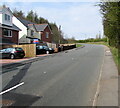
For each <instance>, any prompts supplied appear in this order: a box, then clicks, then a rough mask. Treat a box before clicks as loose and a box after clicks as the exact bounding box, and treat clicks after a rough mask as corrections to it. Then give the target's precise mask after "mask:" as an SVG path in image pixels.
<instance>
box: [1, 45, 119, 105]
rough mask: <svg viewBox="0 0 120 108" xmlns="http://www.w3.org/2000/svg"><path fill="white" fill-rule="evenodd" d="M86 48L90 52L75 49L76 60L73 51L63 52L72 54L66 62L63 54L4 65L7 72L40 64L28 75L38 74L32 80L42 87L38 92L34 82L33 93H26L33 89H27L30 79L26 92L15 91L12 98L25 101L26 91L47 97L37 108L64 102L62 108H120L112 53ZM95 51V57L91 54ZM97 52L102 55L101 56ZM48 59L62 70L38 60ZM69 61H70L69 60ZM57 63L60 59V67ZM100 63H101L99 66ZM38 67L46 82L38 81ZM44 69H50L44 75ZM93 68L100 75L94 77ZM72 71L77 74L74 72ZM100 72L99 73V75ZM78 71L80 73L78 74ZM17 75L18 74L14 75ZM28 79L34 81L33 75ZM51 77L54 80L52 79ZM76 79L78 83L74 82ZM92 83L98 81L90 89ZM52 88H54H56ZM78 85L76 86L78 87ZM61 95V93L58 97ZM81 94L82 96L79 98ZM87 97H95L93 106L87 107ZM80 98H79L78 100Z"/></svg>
mask: <svg viewBox="0 0 120 108" xmlns="http://www.w3.org/2000/svg"><path fill="white" fill-rule="evenodd" d="M85 46H87V47H88V48H87V49H84V48H83V49H82V50H79V49H74V50H76V51H77V50H78V52H75V53H76V54H77V55H76V56H75V57H74V55H73V53H72V50H70V51H65V52H64V53H66V54H67V53H68V52H70V53H68V56H67V55H64V56H65V57H64V56H63V57H64V58H61V57H62V54H59V53H58V54H52V55H45V56H40V57H35V58H27V59H25V60H23V61H17V62H14V63H8V64H4V65H3V68H7V67H9V68H11V67H12V66H21V65H24V64H27V63H30V62H35V61H37V64H36V63H35V64H30V66H31V65H32V67H33V68H31V69H30V70H29V75H30V74H33V72H32V71H33V70H35V71H34V75H36V76H34V77H33V78H35V79H36V81H35V82H36V83H37V84H39V85H40V86H39V87H37V88H36V89H35V88H34V87H35V85H34V81H33V82H30V85H31V86H32V87H33V88H34V89H33V90H32V91H31V90H29V91H28V90H27V88H26V89H24V88H25V87H28V88H30V87H29V86H28V85H29V84H28V81H29V79H27V80H26V79H24V81H25V83H26V82H27V83H26V84H27V85H26V86H24V88H21V89H18V90H16V93H14V94H13V93H10V94H9V95H11V96H12V95H13V96H16V95H18V93H19V95H18V97H20V96H23V97H24V95H21V92H23V90H24V93H23V94H26V93H28V94H31V95H32V94H34V95H35V94H37V95H35V96H41V94H42V95H43V94H44V96H42V97H39V98H42V102H41V101H37V102H35V103H34V104H33V105H35V106H36V105H39V104H41V105H43V106H44V105H48V106H51V105H58V106H59V105H61V104H60V103H59V102H62V105H65V106H66V105H72V106H73V105H80V106H82V105H83V106H86V105H87V106H91V105H93V106H118V70H117V67H116V65H115V63H114V61H113V58H112V54H111V52H110V49H109V48H108V47H106V46H102V45H101V47H99V45H90V47H89V45H86V44H85ZM96 46H97V47H96ZM102 47H104V57H103V54H102V50H103V49H102ZM97 48H98V49H97ZM92 51H93V52H94V53H92ZM98 51H99V53H100V54H99V53H98ZM78 53H79V54H80V55H81V56H80V58H77V57H79V55H78ZM55 55H57V56H55ZM98 55H99V56H98ZM53 56H55V57H56V58H55V57H54V58H49V57H53ZM72 56H73V58H71V60H72V61H70V57H72ZM46 57H48V58H49V59H51V60H53V61H52V63H53V64H54V65H55V66H59V67H57V68H58V69H57V68H55V66H53V64H52V63H51V60H48V61H46V62H45V61H44V62H43V64H42V62H40V61H39V60H43V59H45V58H46ZM67 57H69V58H67ZM55 59H59V63H58V62H57V61H56V60H55ZM91 59H93V61H91ZM97 59H98V60H99V61H100V62H97ZM46 60H47V59H46ZM64 60H66V61H64ZM79 60H80V62H78V61H79ZM83 60H84V63H82V62H81V61H83ZM88 60H89V61H91V64H90V63H88ZM62 61H63V63H62ZM38 63H39V64H40V65H39V68H40V69H41V70H43V73H44V75H45V79H46V80H44V77H42V76H40V77H41V79H39V80H40V81H37V76H38V78H39V74H40V75H43V74H42V72H39V70H37V69H38V66H37V65H38ZM61 63H62V64H61ZM67 63H68V64H67ZM70 64H72V65H71V67H69V65H70ZM85 64H89V65H87V68H86V67H85ZM101 64H102V65H101ZM45 65H48V67H46V69H45V70H46V71H44V69H42V67H45ZM30 66H28V67H30ZM78 66H79V68H78ZM50 67H52V68H50ZM64 67H66V68H67V67H68V69H66V70H63V69H64ZM92 67H96V68H97V69H95V70H96V71H97V72H98V73H95V70H94V69H92ZM23 68H24V67H23ZM25 69H26V67H25ZM60 69H61V70H60ZM21 70H24V69H21ZM54 70H56V72H54ZM72 70H73V71H74V72H72ZM98 70H100V72H99V71H98ZM47 71H49V72H47ZM57 71H58V72H57ZM79 71H80V72H81V73H78V72H79ZM38 72H39V74H38ZM82 72H84V73H82ZM90 72H92V76H91V73H90ZM14 73H16V72H14ZM19 73H20V72H19ZM52 73H53V74H52ZM68 73H69V75H68ZM93 73H94V75H93ZM57 74H58V75H57ZM48 75H49V76H48ZM66 75H67V77H65V76H66ZM76 75H77V76H76ZM85 76H86V77H87V79H89V78H90V79H89V80H87V79H84V77H85ZM97 76H98V77H97ZM29 77H30V78H31V79H32V77H31V75H30V76H26V78H29ZM52 77H53V78H54V79H51V78H52ZM73 78H74V80H75V81H73V80H71V79H73ZM93 78H95V79H94V80H93ZM7 79H8V80H9V79H11V78H7ZM42 79H43V80H42ZM61 79H62V80H61ZM6 81H7V80H6ZM58 81H59V82H58ZM68 81H69V82H68ZM79 81H80V82H79ZM90 81H92V82H93V81H95V83H94V84H92V83H91V85H93V86H94V87H93V88H92V87H91V86H90V85H89V84H90ZM12 82H13V81H12ZM78 82H79V83H78ZM83 82H84V83H83ZM96 82H97V84H96ZM53 84H54V86H53ZM85 84H86V86H85ZM76 85H77V87H76ZM79 87H83V88H86V89H85V90H84V89H83V88H79ZM68 88H69V90H68ZM87 89H89V90H87ZM37 90H38V91H37ZM39 90H40V91H39ZM66 90H67V91H66ZM33 91H34V92H33ZM58 91H60V92H61V93H60V94H59V92H58ZM71 91H72V92H71ZM93 91H94V92H93ZM39 92H40V93H39ZM79 92H80V93H81V94H79ZM92 92H93V93H92ZM85 93H86V96H87V95H89V97H93V96H94V98H93V99H92V98H91V99H90V102H89V103H90V104H86V103H87V102H86V103H85V101H87V100H89V99H87V98H86V96H84V95H83V94H85ZM88 93H89V94H88ZM39 94H40V95H39ZM63 94H64V95H63ZM66 94H68V95H66ZM90 94H92V95H90ZM34 95H33V96H34ZM79 95H80V97H79ZM54 96H55V97H59V98H58V99H56V98H55V97H54ZM70 96H73V97H74V99H72V98H71V97H70ZM26 97H27V96H26ZM35 98H38V97H35ZM80 98H81V99H80ZM27 99H28V100H29V99H30V98H27ZM46 99H47V100H46ZM19 100H20V99H19ZM73 100H74V101H73ZM83 100H84V101H83ZM49 101H50V102H49ZM54 102H55V103H54ZM77 102H79V103H77ZM75 103H76V104H75ZM19 104H20V103H19Z"/></svg>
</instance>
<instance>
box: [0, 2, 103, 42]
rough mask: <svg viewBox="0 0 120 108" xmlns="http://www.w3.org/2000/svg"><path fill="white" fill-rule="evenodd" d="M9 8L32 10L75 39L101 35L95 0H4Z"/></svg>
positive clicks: (100, 16)
mask: <svg viewBox="0 0 120 108" xmlns="http://www.w3.org/2000/svg"><path fill="white" fill-rule="evenodd" d="M21 1H22V0H21ZM2 4H5V5H6V6H8V7H9V8H10V9H11V10H14V9H15V8H16V9H17V10H22V11H23V12H24V13H25V14H27V13H28V12H29V11H30V10H33V11H34V12H36V13H37V14H38V16H40V17H43V18H45V19H48V21H49V22H53V23H54V22H55V23H56V24H57V25H58V26H61V30H62V31H63V33H64V35H65V37H67V38H71V37H74V38H75V39H77V40H80V39H87V38H95V37H96V35H97V34H99V33H100V34H101V35H103V26H102V15H101V14H100V11H99V7H98V6H95V5H96V4H97V3H96V2H90V1H89V2H73V1H72V2H32V1H31V2H15V1H11V2H5V0H4V1H1V2H0V5H2Z"/></svg>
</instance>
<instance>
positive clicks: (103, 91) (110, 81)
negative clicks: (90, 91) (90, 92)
mask: <svg viewBox="0 0 120 108" xmlns="http://www.w3.org/2000/svg"><path fill="white" fill-rule="evenodd" d="M118 77H119V76H118V69H117V66H116V64H115V63H114V61H113V57H112V54H111V52H110V49H109V48H108V47H106V46H105V57H104V61H103V66H102V68H101V78H100V82H99V90H98V93H97V99H96V103H95V105H96V106H118V104H119V102H118Z"/></svg>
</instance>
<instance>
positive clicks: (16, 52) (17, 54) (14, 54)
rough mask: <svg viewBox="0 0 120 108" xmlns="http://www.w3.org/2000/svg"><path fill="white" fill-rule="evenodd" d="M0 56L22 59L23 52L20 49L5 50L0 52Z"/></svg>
mask: <svg viewBox="0 0 120 108" xmlns="http://www.w3.org/2000/svg"><path fill="white" fill-rule="evenodd" d="M0 56H1V57H2V58H10V59H15V58H23V57H24V56H25V52H24V50H23V49H22V48H20V47H15V48H6V49H2V50H0Z"/></svg>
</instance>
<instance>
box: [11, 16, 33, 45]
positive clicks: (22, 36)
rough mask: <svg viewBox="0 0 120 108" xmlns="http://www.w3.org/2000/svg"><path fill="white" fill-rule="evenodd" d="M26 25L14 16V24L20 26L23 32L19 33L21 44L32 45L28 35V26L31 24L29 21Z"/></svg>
mask: <svg viewBox="0 0 120 108" xmlns="http://www.w3.org/2000/svg"><path fill="white" fill-rule="evenodd" d="M25 22H26V23H23V22H22V21H21V20H20V18H18V17H15V16H13V24H16V25H17V26H19V28H20V29H21V31H20V32H19V43H30V39H27V38H26V37H27V35H28V31H27V30H28V26H27V25H28V24H31V23H30V22H29V21H28V22H27V21H25Z"/></svg>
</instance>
